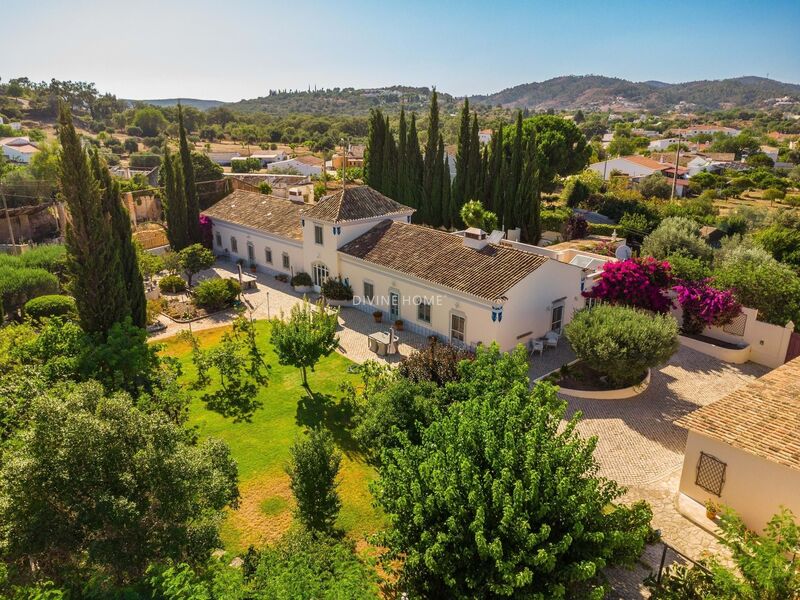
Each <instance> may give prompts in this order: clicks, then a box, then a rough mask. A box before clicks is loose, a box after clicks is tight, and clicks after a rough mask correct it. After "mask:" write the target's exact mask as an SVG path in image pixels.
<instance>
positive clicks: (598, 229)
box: [589, 223, 622, 235]
mask: <svg viewBox="0 0 800 600" xmlns="http://www.w3.org/2000/svg"><path fill="white" fill-rule="evenodd" d="M614 231H616V232H617V233H618V234H621V233H622V231H621V229H620V227H619V225H607V224H605V223H589V235H613V234H614Z"/></svg>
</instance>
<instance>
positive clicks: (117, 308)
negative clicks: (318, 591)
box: [58, 103, 130, 335]
mask: <svg viewBox="0 0 800 600" xmlns="http://www.w3.org/2000/svg"><path fill="white" fill-rule="evenodd" d="M58 136H59V140H60V142H61V153H60V155H59V186H60V192H61V196H62V197H63V198H64V201H65V202H66V204H67V208H68V210H69V216H70V218H69V221H68V223H67V233H66V247H67V271H68V273H69V276H70V279H71V284H70V286H71V292H72V295H73V296H74V297H75V304H76V305H77V307H78V315H79V317H80V322H81V326H82V327H83V329H84V330H85V331H87V332H90V333H101V334H103V335H105V334H106V333H107V332H108V331H109V329H111V326H112V325H113V324H114V323H117V322H118V321H122V320H123V319H124V318H125V317H126V316H128V315H129V314H130V311H129V306H128V297H127V294H126V292H125V283H124V281H123V279H122V269H121V265H120V259H119V253H118V247H117V244H115V243H114V241H113V240H114V233H113V231H112V225H111V218H110V217H109V216H108V215H106V214H105V213H104V211H103V199H102V193H101V190H100V185H99V184H98V182H97V180H96V179H95V178H94V176H93V174H92V168H91V165H90V163H89V160H88V157H87V156H86V151H85V150H84V149H83V147H82V146H81V142H80V139H79V138H78V134H77V133H76V132H75V127H74V126H73V124H72V115H71V114H70V111H69V107H68V106H67V105H66V104H64V103H62V104H61V105H60V106H59V130H58Z"/></svg>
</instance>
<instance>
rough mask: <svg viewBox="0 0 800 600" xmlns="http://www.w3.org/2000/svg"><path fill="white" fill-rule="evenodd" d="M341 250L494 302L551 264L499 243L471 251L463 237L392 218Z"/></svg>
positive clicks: (540, 257)
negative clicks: (531, 274)
mask: <svg viewBox="0 0 800 600" xmlns="http://www.w3.org/2000/svg"><path fill="white" fill-rule="evenodd" d="M339 251H340V252H342V253H343V254H347V255H349V256H353V257H355V258H360V259H361V260H365V261H367V262H370V263H372V264H375V265H379V266H381V267H385V268H388V269H393V270H395V271H398V272H400V273H405V274H408V275H412V276H414V277H417V278H419V279H422V280H425V281H429V282H431V283H436V284H439V285H442V286H445V287H448V288H452V289H454V290H457V291H460V292H465V293H467V294H471V295H473V296H477V297H478V298H482V299H485V300H490V301H495V300H497V299H498V298H502V297H503V295H504V294H505V293H506V292H507V291H508V290H509V289H511V288H512V287H514V286H515V285H516V284H517V283H519V282H520V281H522V280H523V279H524V278H525V277H527V276H528V275H529V274H530V273H532V272H533V271H535V270H536V269H538V268H539V267H540V266H542V265H543V264H544V263H545V262H547V261H548V260H549V259H548V258H547V257H545V256H541V255H538V254H532V253H528V252H521V251H519V250H515V249H513V248H508V247H505V246H499V245H495V244H486V246H484V247H483V248H481V249H475V248H470V247H468V246H465V245H464V240H463V238H462V237H460V236H457V235H453V234H451V233H447V232H444V231H440V230H437V229H431V228H429V227H422V226H421V225H412V224H409V223H402V222H398V221H391V220H389V219H387V220H385V221H382V222H380V223H379V224H377V225H376V226H375V227H373V228H372V229H370V230H369V231H367V232H366V233H364V234H363V235H361V236H360V237H357V238H356V239H354V240H352V241H351V242H348V243H347V244H345V245H344V246H342V247H341V248H339Z"/></svg>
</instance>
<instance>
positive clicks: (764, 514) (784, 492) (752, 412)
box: [676, 358, 800, 532]
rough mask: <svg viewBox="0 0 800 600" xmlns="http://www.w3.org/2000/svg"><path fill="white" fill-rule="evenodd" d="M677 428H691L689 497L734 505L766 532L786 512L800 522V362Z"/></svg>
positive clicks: (685, 484)
mask: <svg viewBox="0 0 800 600" xmlns="http://www.w3.org/2000/svg"><path fill="white" fill-rule="evenodd" d="M676 425H679V426H680V427H684V428H686V429H688V430H689V433H688V437H687V439H686V451H685V453H684V459H683V472H682V474H681V482H680V493H681V494H682V495H683V496H685V497H688V498H690V499H691V500H693V501H695V502H697V503H699V504H703V503H705V502H706V501H707V500H711V501H712V502H716V503H718V504H724V505H727V506H730V507H731V508H733V509H734V510H736V511H737V512H738V513H739V514H740V515H741V517H742V519H743V520H744V522H745V524H746V525H747V526H748V527H749V528H750V529H753V530H754V531H758V532H760V531H761V530H762V529H763V528H764V526H765V525H766V523H767V522H768V521H769V519H770V518H771V517H772V515H773V514H775V513H777V512H778V510H779V509H780V507H781V506H785V507H787V508H789V509H790V510H792V512H793V513H794V515H795V518H796V519H797V520H798V522H800V358H795V359H794V360H792V361H790V362H788V363H786V364H785V365H782V366H780V367H778V368H777V369H775V370H774V371H771V372H769V373H767V374H766V375H764V376H763V377H761V378H760V379H757V380H755V381H753V382H751V383H749V384H747V385H746V386H744V387H742V388H739V389H738V390H737V391H735V392H733V393H732V394H730V395H728V396H726V397H724V398H722V399H721V400H717V401H716V402H712V403H711V404H709V405H707V406H704V407H703V408H700V409H698V410H696V411H694V412H692V413H689V414H688V415H686V416H684V417H682V418H681V419H679V420H678V421H677V422H676ZM687 505H688V503H687V502H685V498H680V499H679V502H678V506H679V507H681V506H687Z"/></svg>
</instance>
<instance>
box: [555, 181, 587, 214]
mask: <svg viewBox="0 0 800 600" xmlns="http://www.w3.org/2000/svg"><path fill="white" fill-rule="evenodd" d="M591 193H592V192H591V190H590V189H589V187H588V186H587V185H586V184H585V183H584V182H583V181H581V180H580V179H578V178H577V177H570V178H569V179H568V180H567V183H566V184H564V189H563V190H562V191H561V199H562V200H563V201H564V203H565V204H566V205H567V206H569V207H570V208H577V207H578V206H580V205H581V204H582V203H583V202H586V200H588V199H589V196H590V195H591Z"/></svg>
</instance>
